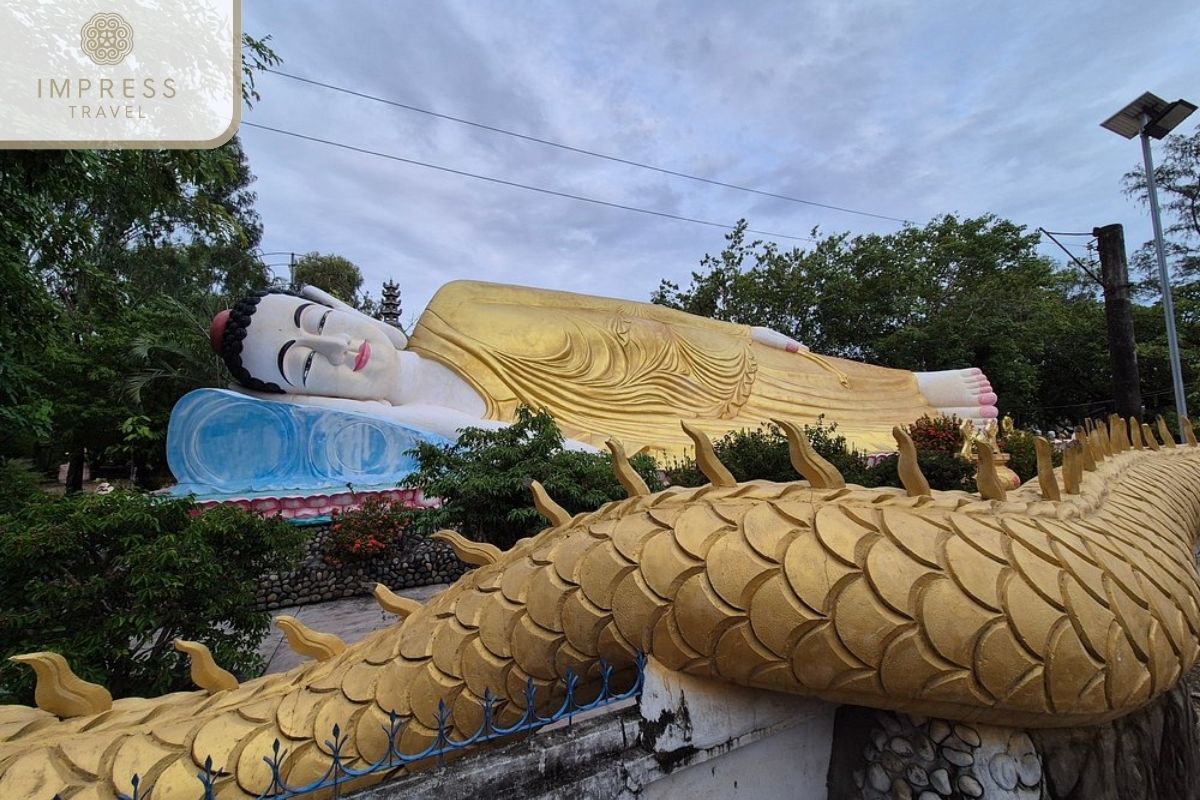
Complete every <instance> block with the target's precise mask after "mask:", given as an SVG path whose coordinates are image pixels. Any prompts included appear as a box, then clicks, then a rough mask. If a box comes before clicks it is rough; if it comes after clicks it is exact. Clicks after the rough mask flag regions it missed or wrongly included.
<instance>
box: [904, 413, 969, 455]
mask: <svg viewBox="0 0 1200 800" xmlns="http://www.w3.org/2000/svg"><path fill="white" fill-rule="evenodd" d="M960 425H962V420H960V419H959V418H958V417H943V416H937V417H930V416H929V415H928V414H926V415H925V416H923V417H921V418H920V419H919V420H917V421H916V422H914V423H913V424H911V425H909V426H908V435H909V436H911V437H912V440H913V445H914V446H915V447H916V448H917V452H918V453H921V452H924V453H945V454H946V455H951V456H952V455H954V454H955V453H957V452H958V451H959V450H960V449H961V448H962V434H961V433H960V432H959V430H958V427H959V426H960Z"/></svg>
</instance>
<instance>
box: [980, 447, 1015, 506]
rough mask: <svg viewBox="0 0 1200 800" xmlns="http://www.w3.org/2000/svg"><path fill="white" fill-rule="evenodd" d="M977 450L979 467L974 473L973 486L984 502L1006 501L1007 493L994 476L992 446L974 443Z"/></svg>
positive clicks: (997, 476)
mask: <svg viewBox="0 0 1200 800" xmlns="http://www.w3.org/2000/svg"><path fill="white" fill-rule="evenodd" d="M975 446H976V447H978V448H979V465H978V467H977V469H976V471H975V486H976V487H977V488H978V489H979V493H980V494H981V495H983V499H984V500H1007V499H1008V492H1007V491H1006V490H1005V488H1004V484H1003V483H1002V482H1001V481H1000V476H999V475H998V474H996V462H995V461H993V460H992V458H993V456H992V446H991V445H990V444H988V443H987V442H976V443H975Z"/></svg>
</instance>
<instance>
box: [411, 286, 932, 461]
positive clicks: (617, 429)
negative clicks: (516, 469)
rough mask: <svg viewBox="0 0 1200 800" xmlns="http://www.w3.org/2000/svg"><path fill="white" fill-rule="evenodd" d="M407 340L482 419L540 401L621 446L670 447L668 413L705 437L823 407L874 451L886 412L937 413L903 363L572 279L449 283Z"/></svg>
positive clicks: (669, 450) (678, 446)
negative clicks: (791, 339)
mask: <svg viewBox="0 0 1200 800" xmlns="http://www.w3.org/2000/svg"><path fill="white" fill-rule="evenodd" d="M409 349H410V350H412V351H413V352H416V353H418V354H420V355H421V356H424V357H426V358H431V359H433V360H435V361H438V362H440V363H441V364H444V365H445V366H446V367H448V368H450V369H451V370H452V371H454V372H455V373H456V374H457V375H459V376H460V377H462V378H463V379H464V380H465V381H467V382H468V383H469V384H470V385H471V386H472V387H474V388H475V390H476V391H478V392H479V394H480V395H482V396H483V398H484V399H485V401H486V403H487V418H488V419H493V420H501V421H505V422H511V421H512V420H513V419H514V418H515V410H516V408H517V407H518V406H519V405H521V404H525V405H528V406H531V407H533V408H545V409H547V410H548V411H549V412H550V413H551V414H553V415H554V418H555V419H556V420H557V421H558V423H559V426H560V427H561V429H562V431H563V434H564V435H565V436H567V437H568V438H571V439H576V440H578V441H582V442H587V443H589V444H592V445H594V446H597V447H603V445H604V440H605V439H607V438H609V437H613V438H616V439H618V440H620V441H621V442H622V443H623V444H624V445H625V448H626V449H627V451H628V452H630V453H633V452H636V451H638V450H648V451H650V452H651V453H654V454H655V455H659V456H663V455H665V456H668V457H677V456H682V455H683V454H684V453H685V452H687V451H688V450H690V448H691V440H690V439H688V438H687V436H686V434H684V433H683V431H682V430H681V429H680V426H679V422H680V420H687V421H688V422H689V423H691V424H692V425H694V426H695V427H697V428H699V429H701V430H703V431H705V432H706V433H708V434H709V435H710V436H712V437H714V438H716V437H719V436H721V435H723V434H725V433H727V432H729V431H732V430H739V429H743V428H747V429H754V428H756V427H758V426H759V425H760V424H761V423H763V422H766V421H768V420H769V419H771V418H776V419H787V420H791V421H794V422H798V423H801V424H803V423H810V424H811V423H814V422H816V421H817V419H818V418H819V417H821V416H824V418H825V421H826V422H827V423H830V422H836V423H837V426H838V428H837V430H838V433H840V434H843V435H845V436H846V438H847V439H848V440H849V441H850V443H851V444H852V445H854V446H856V447H858V448H859V449H860V450H864V451H866V452H881V451H888V450H894V449H895V442H894V440H893V439H892V435H891V430H892V426H893V425H898V424H905V423H909V422H912V421H913V420H915V419H917V418H919V417H920V416H921V415H923V414H931V415H936V414H937V410H936V409H934V408H933V407H932V406H930V405H929V403H928V401H927V400H926V399H925V398H924V397H923V396H922V395H921V393H920V391H919V390H918V389H917V380H916V376H915V375H914V374H913V373H911V372H907V371H904V370H896V369H887V368H885V367H876V366H871V365H869V364H861V363H858V362H854V361H846V360H843V359H837V358H829V359H817V358H814V357H812V356H809V355H807V354H799V353H789V352H786V351H784V350H779V349H776V348H773V347H769V346H766V345H762V344H759V343H757V342H754V341H752V340H751V333H750V328H749V326H746V325H737V324H734V323H729V322H719V321H717V320H712V319H707V318H704V317H698V316H695V315H693V314H687V313H684V312H682V311H676V310H674V309H670V308H665V307H663V306H657V305H652V304H650V303H638V302H634V301H631V300H614V299H611V298H604V297H592V296H589V295H582V294H573V293H570V292H557V291H549V290H545V289H529V288H525V287H520V286H509V285H504V284H494V283H480V282H476V281H455V282H453V283H448V284H446V285H445V286H443V287H442V288H441V289H439V290H438V292H437V294H435V295H434V297H433V299H432V300H431V301H430V302H429V306H428V307H427V308H426V309H425V312H424V313H423V314H422V315H421V317H420V319H419V320H418V321H417V325H416V328H415V330H414V331H413V334H412V337H411V338H410V339H409ZM822 362H823V363H822ZM843 379H844V381H843ZM843 382H845V384H846V385H843Z"/></svg>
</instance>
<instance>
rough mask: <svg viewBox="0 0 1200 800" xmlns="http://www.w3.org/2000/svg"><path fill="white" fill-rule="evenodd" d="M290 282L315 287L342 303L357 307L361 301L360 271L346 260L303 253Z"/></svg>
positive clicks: (339, 257)
mask: <svg viewBox="0 0 1200 800" xmlns="http://www.w3.org/2000/svg"><path fill="white" fill-rule="evenodd" d="M292 282H293V283H295V284H296V285H301V284H310V285H312V286H316V287H317V288H319V289H324V290H325V291H327V292H329V293H330V294H331V295H333V296H334V297H336V298H337V299H339V300H341V301H342V302H343V303H349V304H351V305H353V306H357V305H358V303H359V301H360V299H361V298H360V297H359V295H358V290H359V289H361V288H362V283H363V276H362V271H361V270H359V268H358V267H357V266H355V265H354V262H353V261H351V260H350V259H348V258H343V257H342V256H334V255H322V254H321V253H315V252H314V253H305V254H304V255H302V256H301V257H300V258H299V259H297V260H296V268H295V270H294V271H293V274H292Z"/></svg>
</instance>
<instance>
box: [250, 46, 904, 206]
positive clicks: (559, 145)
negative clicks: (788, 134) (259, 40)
mask: <svg viewBox="0 0 1200 800" xmlns="http://www.w3.org/2000/svg"><path fill="white" fill-rule="evenodd" d="M264 71H265V72H270V73H272V74H273V75H278V76H279V77H281V78H287V79H289V80H293V81H298V82H300V83H307V84H311V85H312V86H319V87H321V88H322V89H329V90H330V91H334V92H341V93H342V94H348V95H351V96H353V97H361V98H363V99H364V100H371V101H374V102H376V103H383V104H384V105H389V106H393V107H395V108H402V109H404V110H405V111H414V112H416V113H418V114H426V115H428V116H430V117H437V118H438V119H444V120H447V121H449V122H457V123H458V124H460V125H469V126H471V127H472V128H479V129H480V130H485V131H491V132H493V133H500V134H504V135H505V136H512V137H515V138H517V139H524V140H525V141H527V142H536V143H537V144H542V145H546V146H547V147H556V148H558V149H559V150H567V151H569V152H572V153H579V154H580V155H585V156H591V157H592V158H602V159H604V160H605V161H612V162H615V163H617V164H625V165H627V166H630V167H638V168H640V169H648V170H651V171H653V172H658V173H660V174H662V175H671V176H673V177H676V178H685V179H687V180H689V181H697V182H699V183H707V184H708V185H710V186H720V187H723V188H725V189H736V190H737V191H739V192H750V193H751V194H757V195H761V196H763V197H772V198H775V199H776V200H786V201H787V202H789V203H800V204H802V205H806V206H815V207H816V208H825V209H829V210H830V211H842V212H845V213H847V214H858V215H859V216H863V217H874V218H875V219H883V220H888V221H889V222H899V223H901V224H902V225H907V224H909V223H910V222H911V220H907V219H902V218H900V217H890V216H888V215H887V214H875V213H873V212H871V211H860V210H858V209H854V208H846V207H844V206H835V205H830V204H828V203H818V202H817V201H815V200H805V199H803V198H800V197H792V196H790V195H786V194H777V193H776V192H768V191H765V190H763V189H755V188H753V187H750V186H741V185H739V184H736V183H726V182H725V181H718V180H713V179H712V178H705V177H702V176H700V175H692V174H690V173H687V172H679V171H677V170H673V169H667V168H665V167H656V166H654V165H653V164H646V163H644V162H641V161H634V160H632V159H628V158H621V157H620V156H614V155H609V154H607V153H598V152H596V151H595V150H587V149H584V148H582V147H574V146H572V145H569V144H563V143H562V142H555V141H551V140H550V139H541V138H539V137H537V136H530V135H528V134H524V133H518V132H517V131H512V130H508V129H506V128H498V127H496V126H494V125H487V124H484V123H482V122H475V121H474V120H469V119H464V118H463V117H455V116H451V115H450V114H442V113H440V112H438V111H431V110H430V109H427V108H421V107H420V106H414V105H410V104H408V103H401V102H399V101H396V100H388V99H387V98H385V97H379V96H377V95H373V94H367V93H366V92H359V91H355V90H354V89H347V88H346V87H344V86H336V85H334V84H332V83H325V82H323V81H318V80H313V79H312V78H304V77H301V76H300V75H292V74H290V73H287V72H281V71H279V70H277V69H264Z"/></svg>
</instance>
